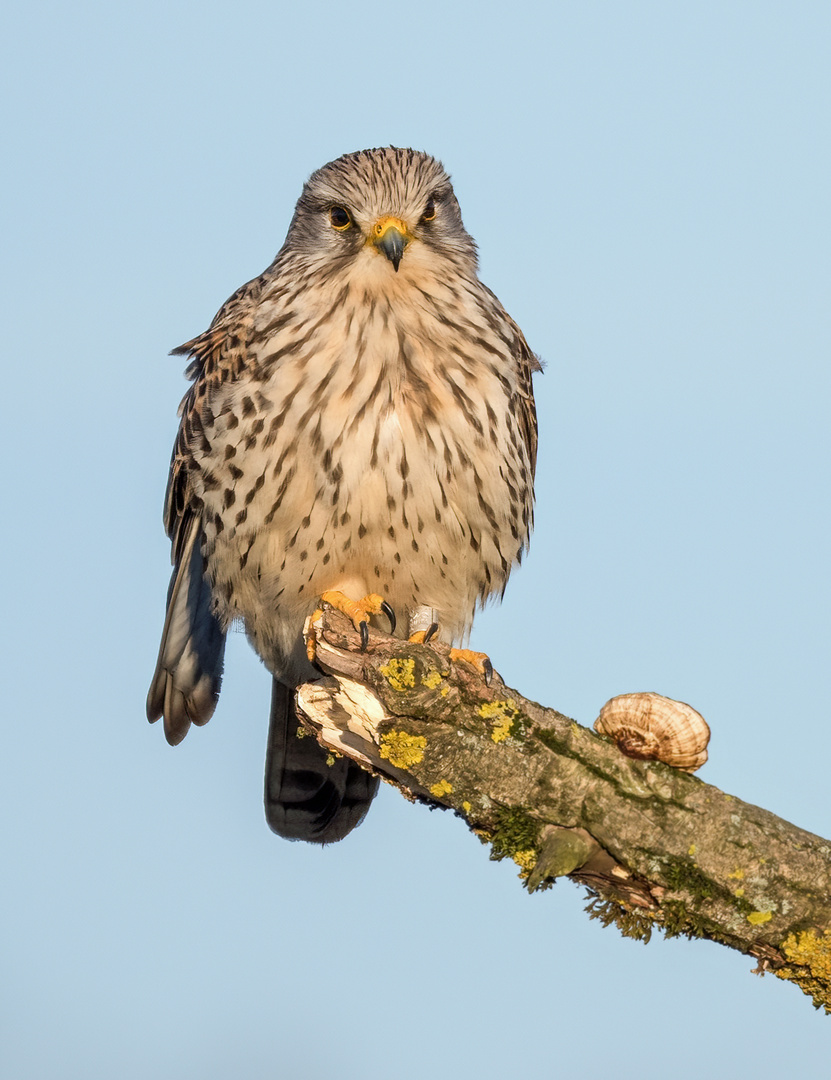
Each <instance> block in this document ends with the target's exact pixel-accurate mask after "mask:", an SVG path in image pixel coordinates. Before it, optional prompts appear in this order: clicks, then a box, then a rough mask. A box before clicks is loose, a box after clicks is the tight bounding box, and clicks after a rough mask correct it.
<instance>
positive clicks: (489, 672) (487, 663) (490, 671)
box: [482, 657, 493, 686]
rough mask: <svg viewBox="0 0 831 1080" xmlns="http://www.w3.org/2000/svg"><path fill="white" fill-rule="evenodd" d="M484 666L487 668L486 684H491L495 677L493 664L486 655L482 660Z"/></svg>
mask: <svg viewBox="0 0 831 1080" xmlns="http://www.w3.org/2000/svg"><path fill="white" fill-rule="evenodd" d="M482 667H483V668H484V669H485V686H490V684H491V679H492V678H493V664H492V663H491V662H490V660H488V658H487V657H485V659H484V660H483V661H482Z"/></svg>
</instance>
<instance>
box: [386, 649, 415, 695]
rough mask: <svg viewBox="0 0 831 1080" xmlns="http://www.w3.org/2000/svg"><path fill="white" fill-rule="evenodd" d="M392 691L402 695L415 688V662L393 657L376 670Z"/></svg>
mask: <svg viewBox="0 0 831 1080" xmlns="http://www.w3.org/2000/svg"><path fill="white" fill-rule="evenodd" d="M378 670H379V671H380V672H381V674H382V675H383V676H384V678H385V679H386V680H387V682H388V683H389V684H390V686H391V687H392V688H393V690H397V691H398V692H399V693H403V692H404V691H405V690H410V689H412V687H414V686H415V660H410V659H408V658H406V657H398V656H393V657H392V658H391V659H390V660H389V662H388V663H386V664H384V665H383V666H382V667H380V668H379V669H378Z"/></svg>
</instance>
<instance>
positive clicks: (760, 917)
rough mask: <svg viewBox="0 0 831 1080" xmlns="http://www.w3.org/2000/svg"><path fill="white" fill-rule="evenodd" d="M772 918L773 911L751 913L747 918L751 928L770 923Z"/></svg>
mask: <svg viewBox="0 0 831 1080" xmlns="http://www.w3.org/2000/svg"><path fill="white" fill-rule="evenodd" d="M772 918H773V912H772V911H751V913H750V914H749V915H748V916H747V921H748V922H749V923H750V924H751V926H761V925H762V924H763V923H766V922H770V920H771V919H772Z"/></svg>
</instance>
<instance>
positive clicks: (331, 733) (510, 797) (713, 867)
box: [297, 609, 831, 1012]
mask: <svg viewBox="0 0 831 1080" xmlns="http://www.w3.org/2000/svg"><path fill="white" fill-rule="evenodd" d="M314 632H315V637H316V641H317V654H316V659H317V663H318V665H319V666H320V667H321V668H322V669H323V670H324V671H325V672H327V673H328V674H327V677H325V678H323V679H322V680H321V681H319V682H316V683H307V684H306V685H304V686H301V687H300V688H299V690H298V692H297V702H298V708H299V711H300V715H301V718H302V719H303V722H304V724H305V725H306V726H307V727H308V728H309V729H310V730H311V731H313V732H314V733H315V735H316V736H317V738H318V740H319V741H320V742H321V744H322V745H324V746H326V747H328V748H330V749H331V750H333V751H335V752H337V753H341V754H345V755H347V756H349V757H351V758H353V759H354V760H356V761H359V762H361V763H362V764H363V765H364V766H365V767H367V768H369V769H370V770H372V771H373V772H375V773H377V774H378V775H380V776H381V777H383V778H384V779H385V780H387V781H389V782H391V783H393V784H394V785H395V786H396V787H398V788H399V790H400V791H401V792H402V793H403V794H404V795H405V796H406V797H408V798H411V799H419V800H422V801H425V802H429V803H431V804H433V805H441V806H444V807H448V808H450V809H452V810H454V811H455V812H456V813H457V814H458V815H459V816H461V817H463V818H464V819H465V820H466V821H467V823H468V825H469V826H470V828H471V829H472V830H473V831H474V832H475V833H476V834H477V836H479V837H480V838H486V839H487V840H488V841H489V842H490V844H491V848H492V857H494V858H504V857H510V858H512V859H514V861H515V862H516V863H517V864H518V865H519V866H520V867H521V868H522V872H521V874H520V876H521V877H522V878H523V879H524V882H525V884H526V886H527V888H529V889H530V890H534V889H537V888H544V887H546V886H548V885H550V884H551V883H552V882H553V880H554V879H555V878H557V877H563V876H568V877H570V878H571V879H572V880H574V881H577V882H580V883H582V884H584V885H586V886H587V887H588V888H589V890H590V892H591V894H592V901H591V903H590V905H589V908H588V909H587V910H588V911H589V912H590V914H591V916H592V917H593V918H600V919H602V920H603V922H604V923H605V924H610V923H615V924H616V925H617V926H618V927H619V929H620V930H621V932H622V933H623V934H626V935H627V936H630V937H635V938H640V939H643V940H648V939H649V937H650V935H651V933H652V930H653V928H654V927H659V928H661V929H662V930H663V931H664V932H665V933H666V934H667V935H668V936H675V935H684V936H687V937H690V938H695V937H702V938H707V939H710V940H713V941H718V942H720V943H721V944H723V945H728V946H730V947H731V948H734V949H737V950H739V951H740V952H744V953H748V954H749V955H751V956H753V957H755V958H756V960H757V961H758V963H757V967H756V971H757V972H759V973H762V972H764V971H772V972H774V973H775V974H776V975H777V976H778V977H780V978H783V979H787V980H789V981H791V982H794V983H796V984H797V985H798V986H799V987H800V988H801V989H802V990H803V991H804V992H805V993H807V994H809V995H810V996H811V997H812V998H813V1001H814V1004H815V1005H816V1006H817V1007H823V1008H824V1009H825V1010H826V1012H831V843H829V841H827V840H823V839H821V838H820V837H818V836H814V835H813V834H812V833H808V832H805V831H804V830H802V829H799V828H797V827H796V826H794V825H791V824H789V823H788V822H786V821H783V820H782V819H781V818H778V817H776V816H775V815H774V814H771V813H770V812H768V811H767V810H762V809H760V808H759V807H757V806H752V805H750V804H749V803H745V802H742V801H741V800H740V799H737V798H735V797H734V796H732V795H727V794H725V793H724V792H722V791H720V790H719V789H718V788H715V787H711V786H710V785H709V784H705V783H703V782H702V781H701V780H699V779H697V778H696V777H694V776H691V775H689V774H688V773H684V772H681V771H679V770H677V769H673V768H670V767H669V766H667V765H663V764H660V763H659V762H655V761H636V760H633V759H631V758H628V757H625V756H624V755H623V754H621V752H620V751H619V750H618V749H617V747H616V746H615V745H613V744H612V743H611V742H609V741H608V740H607V739H604V738H601V737H600V736H598V735H596V734H595V733H594V732H593V731H590V730H589V729H588V728H585V727H582V726H581V725H579V724H577V723H575V721H574V720H571V719H569V718H568V717H566V716H563V715H562V714H561V713H558V712H556V711H555V710H554V709H547V708H543V707H541V706H540V705H537V704H535V703H534V702H532V701H528V700H527V699H525V698H523V697H522V696H521V695H520V694H518V693H517V692H516V691H515V690H511V689H509V688H508V687H506V686H505V685H504V683H502V681H501V679H500V678H499V677H498V676H494V679H493V683H492V685H491V686H487V685H486V684H485V681H484V679H483V678H482V676H481V675H479V674H478V673H477V672H476V671H475V670H474V669H473V668H472V667H471V666H470V665H468V664H467V663H465V662H463V661H457V662H454V663H451V662H450V659H449V649H448V648H447V647H446V646H444V645H441V644H435V645H434V644H430V645H426V646H425V645H414V644H410V643H407V642H403V641H400V640H397V639H394V638H390V637H386V636H383V635H380V634H376V633H374V632H373V633H371V634H370V639H369V646H368V648H367V651H366V652H363V653H362V652H361V651H360V638H359V635H358V634H357V633H356V632H355V630H354V629H353V628H352V625H351V623H350V622H349V620H348V619H346V618H345V617H344V616H343V615H341V614H340V613H338V612H335V611H330V610H328V609H327V611H326V612H325V614H324V615H323V617H322V619H319V620H318V622H317V623H316V624H315V628H314Z"/></svg>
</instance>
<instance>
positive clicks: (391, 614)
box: [381, 600, 395, 634]
mask: <svg viewBox="0 0 831 1080" xmlns="http://www.w3.org/2000/svg"><path fill="white" fill-rule="evenodd" d="M381 611H383V613H384V614H385V615H386V617H387V618H388V619H389V621H390V633H391V634H394V633H395V612H394V611H393V610H392V608H391V607H390V606H389V604H388V603H387V602H386V600H384V601H383V602H382V604H381Z"/></svg>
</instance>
